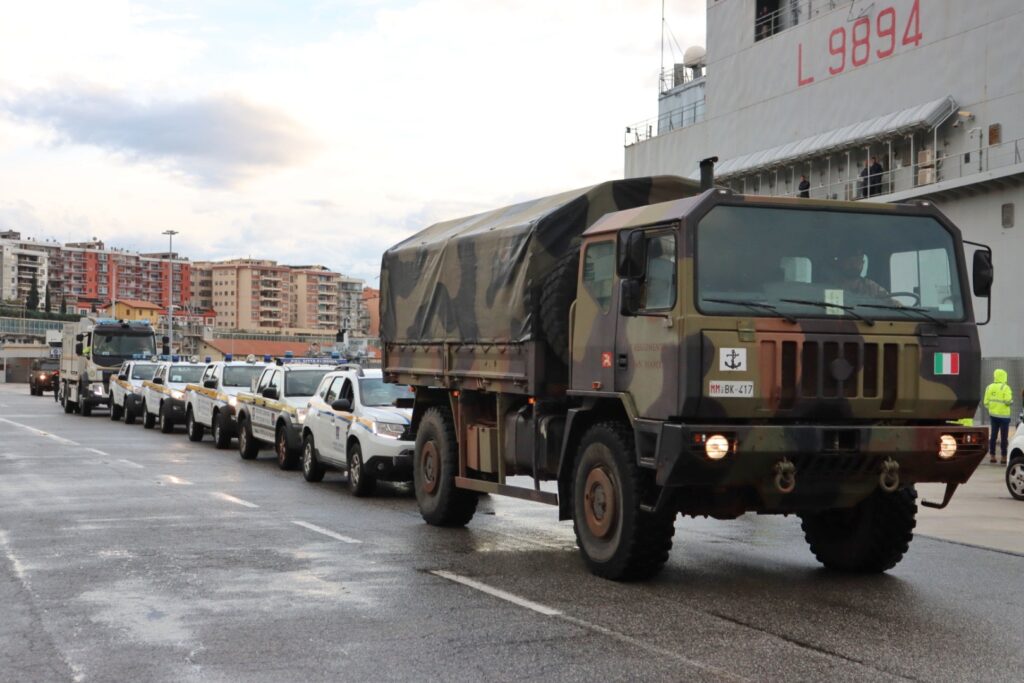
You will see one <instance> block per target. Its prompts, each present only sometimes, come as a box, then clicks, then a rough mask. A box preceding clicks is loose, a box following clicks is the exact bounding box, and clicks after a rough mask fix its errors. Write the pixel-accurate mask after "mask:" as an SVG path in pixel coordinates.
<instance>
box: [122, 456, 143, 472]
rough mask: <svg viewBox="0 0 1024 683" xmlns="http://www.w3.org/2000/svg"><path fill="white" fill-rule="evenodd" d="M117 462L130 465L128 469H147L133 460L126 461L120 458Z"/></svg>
mask: <svg viewBox="0 0 1024 683" xmlns="http://www.w3.org/2000/svg"><path fill="white" fill-rule="evenodd" d="M117 461H118V462H120V463H124V464H125V465H128V467H137V468H139V469H140V470H142V469H145V467H143V466H142V465H140V464H139V463H137V462H132V461H131V460H126V459H125V458H118V459H117Z"/></svg>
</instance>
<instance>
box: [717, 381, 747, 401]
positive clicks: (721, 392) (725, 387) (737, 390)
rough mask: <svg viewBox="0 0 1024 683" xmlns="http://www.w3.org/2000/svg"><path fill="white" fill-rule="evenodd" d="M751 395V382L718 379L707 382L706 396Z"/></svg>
mask: <svg viewBox="0 0 1024 683" xmlns="http://www.w3.org/2000/svg"><path fill="white" fill-rule="evenodd" d="M753 395H754V383H753V382H724V381H719V380H712V381H711V382H708V396H717V397H725V396H728V397H733V398H751V397H752V396H753Z"/></svg>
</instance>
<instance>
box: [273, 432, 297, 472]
mask: <svg viewBox="0 0 1024 683" xmlns="http://www.w3.org/2000/svg"><path fill="white" fill-rule="evenodd" d="M274 452H275V453H277V466H278V467H280V468H281V469H282V470H294V469H295V468H296V467H297V466H298V464H299V458H300V457H301V453H297V452H295V450H293V449H291V448H288V428H287V427H285V426H284V425H278V426H277V431H275V432H274Z"/></svg>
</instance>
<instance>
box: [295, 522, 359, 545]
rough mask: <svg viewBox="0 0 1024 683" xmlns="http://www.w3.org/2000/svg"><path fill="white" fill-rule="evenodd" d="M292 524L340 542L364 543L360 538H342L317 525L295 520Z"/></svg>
mask: <svg viewBox="0 0 1024 683" xmlns="http://www.w3.org/2000/svg"><path fill="white" fill-rule="evenodd" d="M292 524H298V525H299V526H301V527H305V528H307V529H309V530H310V531H315V532H317V533H318V534H323V535H324V536H330V537H331V538H333V539H335V540H338V541H341V542H342V543H362V541H360V540H359V539H358V538H351V537H350V536H342V535H341V534H338V533H335V532H333V531H331V530H330V529H325V528H323V527H322V526H317V525H316V524H310V523H309V522H300V521H298V520H295V521H293V522H292Z"/></svg>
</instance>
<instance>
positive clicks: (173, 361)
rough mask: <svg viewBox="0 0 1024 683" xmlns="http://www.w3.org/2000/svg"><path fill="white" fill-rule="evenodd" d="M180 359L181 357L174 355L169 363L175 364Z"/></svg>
mask: <svg viewBox="0 0 1024 683" xmlns="http://www.w3.org/2000/svg"><path fill="white" fill-rule="evenodd" d="M180 358H181V356H179V355H177V354H175V355H173V356H171V362H172V363H177V362H178V360H179V359H180Z"/></svg>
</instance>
